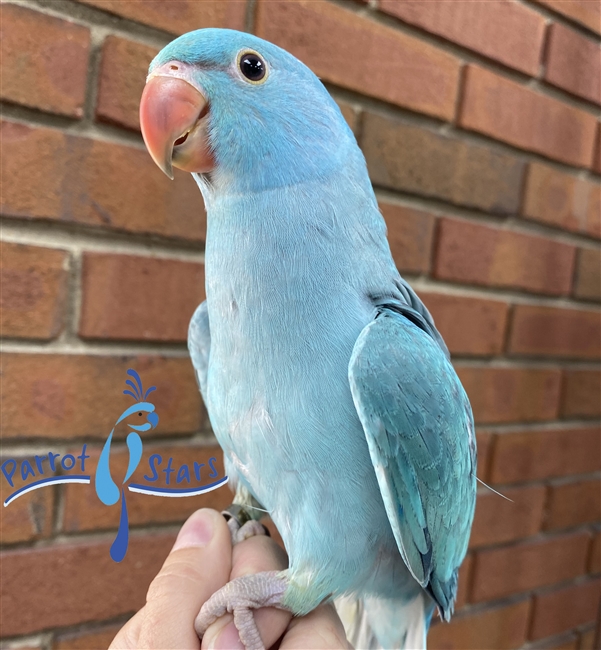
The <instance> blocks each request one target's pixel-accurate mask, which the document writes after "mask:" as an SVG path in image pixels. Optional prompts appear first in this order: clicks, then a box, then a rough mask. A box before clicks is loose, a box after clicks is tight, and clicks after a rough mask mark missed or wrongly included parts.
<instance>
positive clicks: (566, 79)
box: [545, 23, 601, 104]
mask: <svg viewBox="0 0 601 650" xmlns="http://www.w3.org/2000/svg"><path fill="white" fill-rule="evenodd" d="M545 80H546V81H548V82H549V83H552V84H554V85H555V86H559V87H560V88H563V89H564V90H567V91H569V92H571V93H573V94H574V95H579V96H580V97H584V99H588V100H589V101H591V102H595V103H597V104H599V103H601V48H600V47H599V44H598V43H596V42H595V41H593V40H592V39H590V38H586V37H585V36H582V35H581V34H580V33H579V32H576V31H574V30H573V29H569V28H568V27H566V26H565V25H560V24H559V23H554V24H553V25H551V26H550V27H549V43H548V46H547V65H546V68H545Z"/></svg>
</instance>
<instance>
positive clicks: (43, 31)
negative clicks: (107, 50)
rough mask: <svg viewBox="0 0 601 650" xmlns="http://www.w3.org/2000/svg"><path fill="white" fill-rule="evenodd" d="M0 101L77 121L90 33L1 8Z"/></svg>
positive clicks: (48, 18)
mask: <svg viewBox="0 0 601 650" xmlns="http://www.w3.org/2000/svg"><path fill="white" fill-rule="evenodd" d="M1 34H2V38H0V42H1V43H2V48H1V57H2V88H1V90H0V97H1V98H2V99H5V100H7V101H9V102H15V103H16V104H23V105H25V106H31V107H32V108H39V109H40V110H42V111H49V112H50V113H58V114H60V115H68V116H70V117H82V116H83V106H84V100H85V92H86V74H87V67H88V57H89V50H90V30H89V29H87V27H83V26H82V25H76V24H75V23H72V22H70V21H67V20H61V19H60V18H54V17H53V16H48V15H47V14H43V13H40V12H38V11H32V10H31V9H26V8H25V7H19V6H16V5H12V4H3V6H2V28H1Z"/></svg>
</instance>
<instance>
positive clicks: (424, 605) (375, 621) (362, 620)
mask: <svg viewBox="0 0 601 650" xmlns="http://www.w3.org/2000/svg"><path fill="white" fill-rule="evenodd" d="M335 605H336V609H337V611H338V614H339V616H340V618H341V619H342V622H343V624H344V628H345V630H346V635H347V638H348V640H349V642H350V643H351V645H352V646H353V647H354V648H355V649H356V650H425V648H426V635H427V633H428V628H429V627H430V621H431V619H432V614H433V611H434V604H433V603H432V600H431V599H430V597H429V596H428V595H427V594H426V593H425V592H421V593H419V594H418V595H417V596H416V597H414V598H413V599H412V600H408V601H403V600H401V599H384V598H376V597H366V598H364V599H363V600H355V599H353V598H350V597H343V598H339V599H337V600H336V602H335Z"/></svg>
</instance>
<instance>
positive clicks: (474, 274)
mask: <svg viewBox="0 0 601 650" xmlns="http://www.w3.org/2000/svg"><path fill="white" fill-rule="evenodd" d="M575 256H576V248H575V247H574V246H571V245H569V244H564V243H562V242H558V241H553V240H552V239H546V238H544V237H538V236H534V235H525V234H522V233H518V232H514V231H511V230H505V229H502V228H493V227H490V226H484V225H481V224H477V223H472V222H469V221H460V220H457V219H448V218H443V219H441V220H440V223H439V235H438V246H437V254H436V261H435V264H434V275H435V276H436V277H437V278H440V279H441V280H451V281H453V282H466V283H470V284H484V285H491V286H496V287H510V288H516V289H524V290H526V291H531V292H535V293H544V294H551V295H566V294H568V293H570V291H571V289H572V274H573V269H574V260H575Z"/></svg>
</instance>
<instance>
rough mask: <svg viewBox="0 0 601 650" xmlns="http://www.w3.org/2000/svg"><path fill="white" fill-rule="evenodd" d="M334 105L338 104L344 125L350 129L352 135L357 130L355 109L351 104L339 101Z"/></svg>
mask: <svg viewBox="0 0 601 650" xmlns="http://www.w3.org/2000/svg"><path fill="white" fill-rule="evenodd" d="M336 103H337V104H338V108H339V109H340V112H341V113H342V117H344V119H345V120H346V123H347V124H348V125H349V126H350V127H351V131H353V133H354V132H355V131H356V129H357V116H358V113H357V109H356V108H355V107H354V106H353V105H352V104H349V103H348V102H343V101H342V100H340V99H337V100H336Z"/></svg>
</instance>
